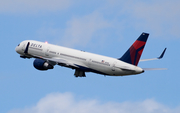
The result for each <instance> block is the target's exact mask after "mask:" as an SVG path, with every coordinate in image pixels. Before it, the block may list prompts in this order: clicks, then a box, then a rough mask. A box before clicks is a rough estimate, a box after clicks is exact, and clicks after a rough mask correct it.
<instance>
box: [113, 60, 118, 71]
mask: <svg viewBox="0 0 180 113" xmlns="http://www.w3.org/2000/svg"><path fill="white" fill-rule="evenodd" d="M116 63H117V62H116V61H115V62H114V63H113V65H112V71H114V72H115V71H116V69H115V67H116Z"/></svg>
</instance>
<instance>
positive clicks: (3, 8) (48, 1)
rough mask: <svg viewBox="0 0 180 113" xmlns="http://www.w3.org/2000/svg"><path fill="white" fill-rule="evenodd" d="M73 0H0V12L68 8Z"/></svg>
mask: <svg viewBox="0 0 180 113" xmlns="http://www.w3.org/2000/svg"><path fill="white" fill-rule="evenodd" d="M71 4H72V0H0V13H38V12H46V11H61V10H64V9H67V8H68V7H69V6H70V5H71Z"/></svg>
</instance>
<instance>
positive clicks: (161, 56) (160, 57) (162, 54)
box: [140, 48, 167, 61]
mask: <svg viewBox="0 0 180 113" xmlns="http://www.w3.org/2000/svg"><path fill="white" fill-rule="evenodd" d="M166 49H167V48H165V49H164V51H163V52H162V53H161V55H160V56H159V57H157V58H151V59H141V60H140V61H149V60H158V59H162V58H163V56H164V53H165V52H166Z"/></svg>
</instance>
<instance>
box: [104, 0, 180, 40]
mask: <svg viewBox="0 0 180 113" xmlns="http://www.w3.org/2000/svg"><path fill="white" fill-rule="evenodd" d="M179 4H180V1H178V0H171V1H169V0H153V1H142V0H139V1H134V0H126V1H118V0H108V2H107V4H106V5H105V8H104V9H106V10H105V11H107V10H109V9H110V11H111V13H113V14H114V15H115V16H114V18H118V17H119V18H120V17H123V19H121V21H123V22H124V24H125V25H126V26H125V27H127V28H134V29H136V30H138V31H147V32H151V33H152V32H153V34H155V35H156V37H159V36H160V37H170V38H179V35H180V33H179V32H178V31H180V22H179V20H180V15H179V12H180V7H179ZM102 11H103V10H102ZM113 11H114V12H115V13H114V12H113ZM104 14H105V13H104ZM127 28H126V29H127Z"/></svg>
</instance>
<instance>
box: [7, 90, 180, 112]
mask: <svg viewBox="0 0 180 113" xmlns="http://www.w3.org/2000/svg"><path fill="white" fill-rule="evenodd" d="M132 112H133V113H179V112H180V107H177V108H174V109H172V108H169V107H167V106H164V105H163V104H160V103H158V102H156V101H155V100H154V99H146V100H144V101H141V102H122V103H117V102H107V103H101V102H99V101H97V100H75V97H74V96H73V95H72V94H71V93H51V94H48V95H47V96H45V97H44V98H42V99H40V101H39V102H38V103H37V104H36V105H35V106H33V107H26V108H24V109H15V110H11V111H9V112H8V113H132Z"/></svg>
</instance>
